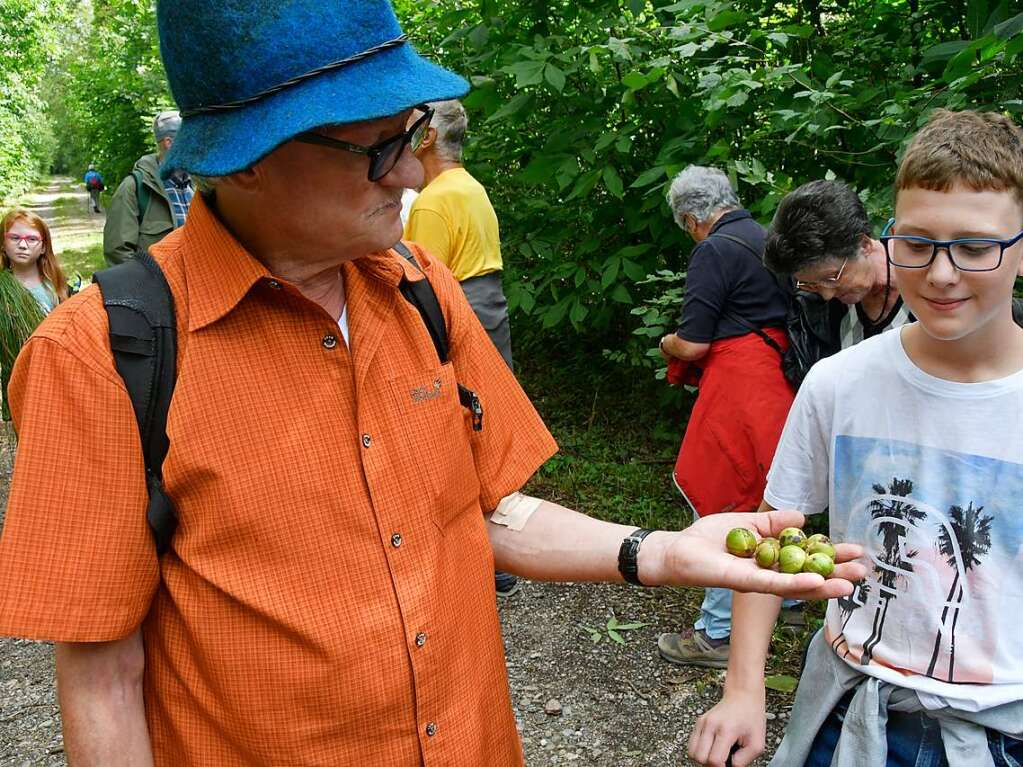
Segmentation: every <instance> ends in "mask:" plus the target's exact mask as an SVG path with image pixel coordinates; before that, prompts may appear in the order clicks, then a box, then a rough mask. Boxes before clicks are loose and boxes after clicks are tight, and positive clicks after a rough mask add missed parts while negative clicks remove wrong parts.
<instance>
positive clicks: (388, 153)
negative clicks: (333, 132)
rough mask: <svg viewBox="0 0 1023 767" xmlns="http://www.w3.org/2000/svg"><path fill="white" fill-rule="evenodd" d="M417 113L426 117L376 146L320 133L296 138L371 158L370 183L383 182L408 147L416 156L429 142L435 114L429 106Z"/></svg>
mask: <svg viewBox="0 0 1023 767" xmlns="http://www.w3.org/2000/svg"><path fill="white" fill-rule="evenodd" d="M416 110H417V111H420V112H422V113H423V116H422V117H420V118H419V119H418V120H416V121H415V122H414V123H412V125H411V127H409V129H408V130H406V131H402V132H401V133H399V134H397V135H395V136H389V137H388V138H385V139H383V140H382V141H378V142H377V143H375V144H374V145H373V146H360V145H359V144H351V143H349V142H347V141H342V140H341V139H336V138H331V137H330V136H324V135H323V134H322V133H316V132H315V131H307V132H305V133H299V134H298V135H297V136H295V141H300V142H302V143H303V144H316V145H317V146H326V147H330V148H331V149H340V150H342V151H345V152H354V153H355V154H364V155H366V156H367V157H369V180H370V181H379V180H380V179H382V178H383V177H384V176H386V175H387V174H388V173H390V172H391V171H392V170H394V166H395V165H397V164H398V160H399V159H401V155H402V152H404V151H405V147H406V146H409V147H411V148H412V151H413V152H415V151H416V150H417V149H419V147H420V146H421V145H422V143H423V139H424V138H426V131H427V130H429V128H430V119H431V118H432V117H433V110H432V109H431V108H429V107H427V106H425V105H423V106H418V107H416Z"/></svg>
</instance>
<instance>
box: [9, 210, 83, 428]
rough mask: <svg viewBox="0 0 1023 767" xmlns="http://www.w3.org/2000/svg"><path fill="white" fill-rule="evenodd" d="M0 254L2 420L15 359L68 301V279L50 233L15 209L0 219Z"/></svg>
mask: <svg viewBox="0 0 1023 767" xmlns="http://www.w3.org/2000/svg"><path fill="white" fill-rule="evenodd" d="M2 231H3V249H2V250H0V267H2V268H0V379H2V385H3V394H4V402H3V412H2V416H3V419H4V420H5V421H9V420H10V418H11V416H10V412H9V410H8V409H7V382H8V381H9V380H10V377H11V368H12V367H13V366H14V360H15V359H16V358H17V356H18V352H20V351H21V347H22V346H23V345H24V343H25V341H26V340H28V337H29V336H30V335H32V331H34V330H35V329H36V327H38V325H39V323H40V322H42V320H43V317H44V316H46V315H47V314H49V313H50V311H52V310H53V308H54V307H55V306H56V305H57V304H58V303H60V302H61V301H64V300H65V299H67V297H68V285H67V278H66V277H65V276H64V271H63V270H62V269H61V268H60V264H59V263H58V262H57V257H56V255H55V254H54V252H53V243H52V241H51V239H50V230H49V228H48V227H47V226H46V222H45V221H43V220H42V219H41V218H40V217H39V216H37V215H36V214H35V213H32V212H31V211H29V210H25V209H23V208H15V209H14V210H12V211H10V212H9V213H8V214H7V215H6V216H4V218H3V223H2Z"/></svg>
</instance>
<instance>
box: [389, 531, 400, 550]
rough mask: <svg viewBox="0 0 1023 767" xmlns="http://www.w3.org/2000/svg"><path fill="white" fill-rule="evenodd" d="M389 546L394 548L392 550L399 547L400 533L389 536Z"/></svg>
mask: <svg viewBox="0 0 1023 767" xmlns="http://www.w3.org/2000/svg"><path fill="white" fill-rule="evenodd" d="M391 545H392V546H394V548H398V547H399V546H401V533H395V534H394V535H392V536H391Z"/></svg>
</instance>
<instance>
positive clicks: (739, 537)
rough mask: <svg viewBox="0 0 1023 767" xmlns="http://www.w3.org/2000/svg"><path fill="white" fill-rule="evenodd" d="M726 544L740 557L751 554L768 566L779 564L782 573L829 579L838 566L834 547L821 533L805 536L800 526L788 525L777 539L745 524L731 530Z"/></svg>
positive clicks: (762, 564)
mask: <svg viewBox="0 0 1023 767" xmlns="http://www.w3.org/2000/svg"><path fill="white" fill-rule="evenodd" d="M725 547H726V548H727V549H728V551H729V553H730V554H734V555H735V556H737V557H745V558H746V559H749V558H750V557H752V558H753V559H755V560H756V562H757V564H758V565H759V566H760V567H763V568H765V569H767V568H771V567H774V566H775V565H778V569H779V570H780V571H781V572H783V573H817V574H818V575H823V576H824V577H825V578H827V577H828V576H829V575H831V573H832V572H833V571H834V569H835V547H834V546H832V545H831V540H830V539H829V538H828V536H826V535H823V534H821V533H817V534H815V535H811V536H810V537H809V538H807V537H806V533H804V532H803V531H802V530H800V529H799V528H798V527H786V528H785V529H784V530H782V531H781V533H779V535H778V537H777V538H763V539H761V540H760V542H759V543H758V542H757V539H756V536H754V535H753V533H752V532H751V531H749V530H747V529H746V528H745V527H736V528H734V529H733V530H731V531H730V532H729V533H728V537H727V538H726V539H725Z"/></svg>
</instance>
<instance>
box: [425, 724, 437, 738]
mask: <svg viewBox="0 0 1023 767" xmlns="http://www.w3.org/2000/svg"><path fill="white" fill-rule="evenodd" d="M426 734H427V736H429V737H431V738H432V737H433V736H434V735H436V734H437V725H435V724H434V723H433V722H427V724H426Z"/></svg>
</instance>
